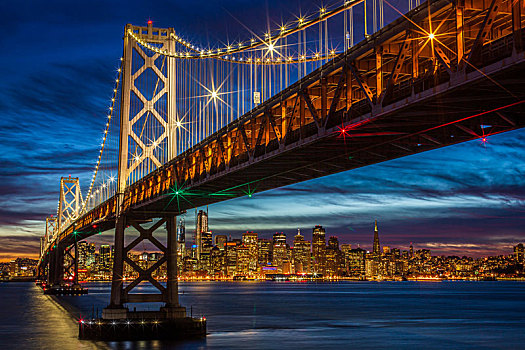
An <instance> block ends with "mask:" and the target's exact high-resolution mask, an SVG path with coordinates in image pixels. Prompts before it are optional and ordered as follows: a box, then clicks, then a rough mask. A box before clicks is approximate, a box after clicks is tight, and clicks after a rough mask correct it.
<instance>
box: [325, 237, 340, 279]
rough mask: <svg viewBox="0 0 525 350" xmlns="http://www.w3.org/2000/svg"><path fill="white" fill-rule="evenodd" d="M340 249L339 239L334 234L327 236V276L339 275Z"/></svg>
mask: <svg viewBox="0 0 525 350" xmlns="http://www.w3.org/2000/svg"><path fill="white" fill-rule="evenodd" d="M342 260H343V259H342V256H341V251H340V250H339V240H338V239H337V237H335V236H331V237H330V238H328V246H327V247H326V274H327V275H328V276H338V275H341V270H342V268H341V263H342V262H343V261H342Z"/></svg>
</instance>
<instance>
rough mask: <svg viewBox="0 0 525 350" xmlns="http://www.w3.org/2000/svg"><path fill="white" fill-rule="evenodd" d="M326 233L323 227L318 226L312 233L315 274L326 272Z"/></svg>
mask: <svg viewBox="0 0 525 350" xmlns="http://www.w3.org/2000/svg"><path fill="white" fill-rule="evenodd" d="M325 236H326V232H325V229H324V228H323V226H321V225H316V226H315V227H314V228H313V233H312V256H313V258H314V266H313V272H315V273H321V274H324V273H325V272H326V238H325Z"/></svg>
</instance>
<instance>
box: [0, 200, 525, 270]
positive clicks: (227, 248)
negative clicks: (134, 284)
mask: <svg viewBox="0 0 525 350" xmlns="http://www.w3.org/2000/svg"><path fill="white" fill-rule="evenodd" d="M196 230H197V232H200V233H199V234H198V235H197V234H195V236H194V237H195V239H196V241H195V242H194V243H195V244H193V245H190V246H186V245H185V243H186V229H185V223H184V220H180V221H179V222H178V227H177V242H178V244H179V249H178V257H179V259H178V268H179V275H180V277H181V278H214V279H232V278H236V279H260V278H271V276H278V278H281V279H282V278H286V277H283V276H292V275H293V276H310V277H311V278H325V279H341V278H346V279H355V280H365V279H366V280H385V279H386V280H392V279H396V280H401V279H410V278H450V279H461V278H465V279H471V278H475V279H480V278H488V279H490V278H494V277H509V278H512V277H519V276H523V277H525V271H524V268H523V265H524V263H525V259H524V255H525V249H524V245H523V244H522V243H519V244H517V245H515V246H514V247H513V251H512V253H511V252H509V255H502V256H496V257H485V258H478V259H474V258H470V257H466V256H462V257H459V256H433V255H432V253H431V251H430V250H428V249H414V246H413V245H412V244H411V243H410V246H409V248H408V249H407V250H401V249H398V248H396V247H392V246H390V245H384V244H383V245H381V234H380V230H379V225H378V222H377V221H375V224H374V230H373V231H372V230H371V231H370V241H369V242H370V246H371V247H372V250H371V251H367V250H365V249H362V248H360V247H359V246H357V248H352V245H351V244H348V243H342V244H341V242H340V241H339V238H338V237H337V236H336V235H333V234H330V235H329V237H328V241H326V229H325V228H324V227H322V226H321V225H317V226H315V227H313V229H312V240H311V242H310V241H309V240H306V239H305V237H304V236H303V235H302V234H301V231H300V230H298V231H297V234H296V235H295V236H293V241H292V237H290V241H291V242H290V243H291V246H290V245H289V244H288V239H287V236H286V234H285V233H284V232H277V233H274V234H273V236H272V239H268V238H263V237H260V235H259V234H258V233H256V232H251V231H247V232H245V233H243V234H242V237H241V238H232V237H231V236H228V235H225V234H218V235H213V234H212V232H211V231H210V230H209V227H208V215H207V213H206V212H205V211H202V210H201V211H199V212H198V215H197V224H196ZM199 247H200V249H199ZM381 247H382V249H381ZM127 254H128V258H129V259H130V260H131V261H133V262H134V263H135V264H137V265H138V266H140V267H142V268H143V269H149V268H151V267H152V266H153V265H155V264H156V263H157V262H158V261H159V260H160V259H161V258H162V253H161V252H133V251H130V252H128V253H127ZM78 266H79V279H80V280H109V279H110V278H111V273H112V266H113V247H112V246H110V245H107V244H102V245H100V246H99V247H98V249H97V246H96V245H95V243H93V242H86V241H82V242H79V243H78ZM124 266H125V276H124V277H125V278H126V279H128V278H132V277H136V276H137V272H135V271H134V270H133V269H132V268H131V267H130V266H129V264H127V263H126V264H124ZM1 267H2V268H1V270H0V271H1V272H2V274H3V275H4V276H5V275H11V276H23V275H27V274H29V275H30V274H32V271H33V269H34V267H32V265H30V264H28V263H26V260H16V261H13V262H11V263H9V264H2V265H1ZM154 276H155V277H156V278H160V279H162V278H164V277H165V276H166V266H165V264H161V265H160V267H159V268H158V269H156V270H155V272H154Z"/></svg>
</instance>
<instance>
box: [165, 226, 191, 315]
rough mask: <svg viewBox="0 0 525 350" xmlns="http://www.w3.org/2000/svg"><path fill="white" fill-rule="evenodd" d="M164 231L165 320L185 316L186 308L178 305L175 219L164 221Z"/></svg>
mask: <svg viewBox="0 0 525 350" xmlns="http://www.w3.org/2000/svg"><path fill="white" fill-rule="evenodd" d="M166 231H167V236H168V242H167V243H168V246H167V251H166V255H167V276H166V277H167V281H166V289H167V300H166V306H165V307H164V308H163V310H164V311H165V312H166V314H167V316H168V317H167V318H180V317H185V316H186V308H184V307H181V306H180V304H179V281H178V275H179V274H178V271H177V270H178V267H177V244H178V242H177V217H176V216H169V217H168V218H167V219H166Z"/></svg>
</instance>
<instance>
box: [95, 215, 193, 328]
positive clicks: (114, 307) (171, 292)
mask: <svg viewBox="0 0 525 350" xmlns="http://www.w3.org/2000/svg"><path fill="white" fill-rule="evenodd" d="M164 224H166V232H167V246H164V245H163V244H162V243H161V242H160V241H158V240H157V239H156V238H155V237H154V236H153V233H154V232H155V231H156V230H157V229H159V228H161V227H162V226H163V225H164ZM143 225H144V222H143V221H141V220H140V219H137V218H135V217H133V216H129V217H126V216H121V217H119V218H118V219H117V223H116V229H115V257H114V262H113V277H112V284H111V300H110V304H109V305H108V307H107V308H105V309H104V310H103V312H102V318H103V319H110V320H116V319H134V318H142V319H144V318H155V319H177V318H184V317H186V309H185V308H183V307H181V306H180V304H179V291H178V271H177V217H176V216H175V215H170V216H166V217H163V218H160V219H159V220H158V221H157V222H155V223H153V225H151V226H150V227H145V226H143ZM127 226H132V227H133V228H134V229H135V230H137V231H138V232H139V237H137V238H136V239H135V240H133V241H132V242H131V243H130V244H129V245H127V246H125V244H124V237H125V229H126V227H127ZM143 240H149V241H150V242H151V243H152V244H153V245H155V246H156V247H157V248H158V249H159V250H161V251H162V253H163V257H162V258H161V259H159V260H158V261H157V262H156V263H155V264H153V265H152V266H151V267H148V268H143V267H141V266H139V265H138V264H137V263H136V262H135V261H134V260H133V259H130V258H129V257H128V252H130V251H131V250H132V249H133V248H134V247H136V246H137V245H138V244H139V243H141V242H142V241H143ZM124 263H126V264H127V265H128V266H129V267H131V268H132V269H133V270H134V271H135V272H136V273H138V277H137V278H136V279H135V280H133V281H130V283H128V284H127V285H124ZM162 264H166V267H167V281H166V286H165V287H164V286H163V285H162V284H160V283H159V282H158V281H157V280H156V279H155V277H154V273H155V271H156V270H157V269H158V268H159V267H160V266H161V265H162ZM143 281H147V282H150V283H151V284H152V285H153V286H154V287H155V288H157V289H158V291H159V292H160V293H156V294H151V293H150V294H138V293H131V292H132V290H133V289H134V288H135V287H136V286H138V285H139V284H140V283H141V282H143ZM145 302H164V303H165V305H164V306H163V307H161V308H160V310H159V311H157V312H151V311H148V312H146V311H134V312H130V311H129V310H128V308H127V307H125V306H124V304H126V303H145Z"/></svg>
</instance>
